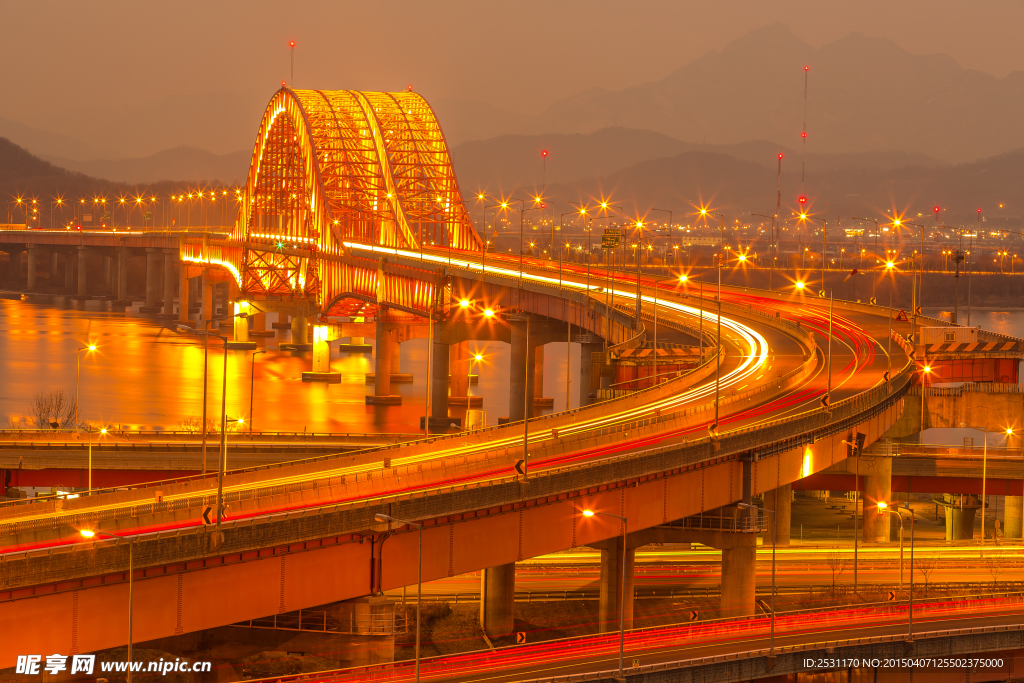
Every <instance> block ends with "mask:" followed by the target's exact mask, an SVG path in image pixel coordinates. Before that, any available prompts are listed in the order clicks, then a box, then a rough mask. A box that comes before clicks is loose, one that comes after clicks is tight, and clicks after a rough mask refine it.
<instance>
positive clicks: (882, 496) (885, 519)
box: [860, 456, 892, 543]
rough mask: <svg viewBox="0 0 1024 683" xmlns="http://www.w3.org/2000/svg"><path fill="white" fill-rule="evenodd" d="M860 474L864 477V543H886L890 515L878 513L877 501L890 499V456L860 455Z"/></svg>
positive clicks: (887, 501)
mask: <svg viewBox="0 0 1024 683" xmlns="http://www.w3.org/2000/svg"><path fill="white" fill-rule="evenodd" d="M860 474H861V477H863V479H864V510H863V512H862V513H861V515H862V516H861V519H862V521H863V522H864V536H863V541H864V542H865V543H888V542H889V533H890V532H889V529H890V528H891V525H890V519H891V518H892V515H889V514H886V515H880V514H878V508H877V504H878V501H884V502H885V503H890V502H891V501H892V458H889V457H886V456H862V461H861V465H860Z"/></svg>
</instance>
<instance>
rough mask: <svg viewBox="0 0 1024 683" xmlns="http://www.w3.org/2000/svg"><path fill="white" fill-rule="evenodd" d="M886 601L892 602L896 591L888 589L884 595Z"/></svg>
mask: <svg viewBox="0 0 1024 683" xmlns="http://www.w3.org/2000/svg"><path fill="white" fill-rule="evenodd" d="M885 599H886V601H887V602H892V601H893V600H895V599H896V591H889V592H888V593H887V594H886V597H885Z"/></svg>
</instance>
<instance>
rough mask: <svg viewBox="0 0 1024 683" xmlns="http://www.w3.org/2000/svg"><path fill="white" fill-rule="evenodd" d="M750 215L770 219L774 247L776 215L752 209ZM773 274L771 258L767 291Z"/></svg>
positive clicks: (770, 287) (780, 156) (769, 288)
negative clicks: (755, 211) (756, 211)
mask: <svg viewBox="0 0 1024 683" xmlns="http://www.w3.org/2000/svg"><path fill="white" fill-rule="evenodd" d="M779 158H780V163H781V158H782V155H779ZM750 215H751V216H760V217H761V218H770V219H771V221H772V246H773V248H774V239H775V220H776V217H775V216H769V215H768V214H766V213H754V212H753V211H751V212H750ZM774 250H775V251H777V249H774ZM771 251H772V249H769V252H771ZM774 274H775V261H774V259H773V260H772V262H771V263H770V264H769V269H768V291H769V292H770V291H772V275H774Z"/></svg>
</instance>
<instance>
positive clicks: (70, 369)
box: [0, 294, 578, 433]
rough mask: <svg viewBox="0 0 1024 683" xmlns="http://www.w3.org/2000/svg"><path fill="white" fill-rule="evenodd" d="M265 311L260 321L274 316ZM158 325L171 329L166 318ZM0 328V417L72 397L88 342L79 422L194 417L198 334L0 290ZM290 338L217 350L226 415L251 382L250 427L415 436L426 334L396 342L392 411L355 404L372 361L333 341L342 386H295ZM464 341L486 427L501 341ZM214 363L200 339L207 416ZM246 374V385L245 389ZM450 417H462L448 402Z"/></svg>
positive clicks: (502, 368) (503, 349)
mask: <svg viewBox="0 0 1024 683" xmlns="http://www.w3.org/2000/svg"><path fill="white" fill-rule="evenodd" d="M269 318H270V320H268V327H269V322H270V321H272V320H273V319H274V316H273V315H270V316H269ZM168 325H169V326H171V327H173V323H168ZM0 330H2V334H0V423H3V424H6V423H7V421H8V419H11V418H17V417H21V416H24V415H26V414H27V413H28V412H29V411H30V403H31V400H32V397H33V396H34V395H36V394H37V393H39V392H47V391H51V390H53V389H63V390H64V391H65V392H67V393H68V394H72V395H73V393H74V391H75V376H76V350H77V349H78V348H80V347H82V346H85V345H87V344H89V343H94V344H96V345H97V349H96V351H95V352H91V353H89V352H83V353H82V354H81V355H82V363H81V398H80V405H81V418H82V419H83V420H89V421H90V422H93V423H95V424H106V425H120V426H122V427H125V428H128V429H175V428H177V427H178V426H179V424H180V422H181V421H182V420H183V419H186V418H188V417H189V416H190V415H196V416H198V415H200V414H201V413H202V398H203V342H202V339H201V338H199V337H195V336H191V335H187V334H181V333H178V332H175V331H173V330H172V329H169V327H165V326H164V325H161V324H160V322H159V321H157V320H155V319H153V318H151V317H146V316H142V315H140V314H139V313H138V306H134V307H132V308H131V309H128V310H127V311H125V310H124V309H122V308H119V307H118V308H112V307H111V305H110V303H109V302H107V301H87V302H74V301H71V300H70V299H69V298H66V297H62V296H46V295H38V296H37V295H10V294H8V295H7V297H6V298H0ZM289 340H290V333H289V332H288V331H287V330H277V333H276V335H275V337H268V338H257V339H255V341H256V342H257V344H258V345H259V348H260V349H266V351H267V353H266V354H256V355H255V358H254V356H253V353H252V352H251V351H241V350H240V351H229V352H228V356H227V376H228V381H227V387H228V391H227V413H228V416H229V418H235V419H237V418H239V417H241V418H244V419H245V420H246V422H248V421H249V420H250V409H249V402H250V389H251V390H252V397H253V401H252V403H253V408H252V413H253V414H252V415H251V419H252V420H253V421H254V422H253V424H254V427H255V429H256V430H261V429H267V430H275V431H295V432H303V431H308V432H327V431H330V432H350V433H359V432H380V431H384V432H406V433H414V432H417V431H418V429H419V422H420V417H421V416H422V415H423V412H424V404H425V393H426V386H425V381H424V380H425V377H426V375H425V372H424V370H425V368H426V365H427V362H426V361H427V341H426V340H425V339H414V340H410V341H408V342H404V343H403V344H402V345H401V355H402V358H401V367H402V372H406V373H410V372H411V373H412V374H413V378H414V381H413V382H412V383H410V384H397V383H395V384H392V391H393V392H394V393H397V394H401V396H402V405H401V406H368V405H366V404H365V399H364V397H365V396H366V395H367V394H369V393H372V392H373V386H372V385H368V384H367V383H366V380H365V376H366V373H368V372H373V370H374V368H373V357H372V356H371V355H370V354H351V355H349V354H339V353H338V351H337V343H334V344H332V346H333V347H334V351H333V352H332V361H331V370H332V371H334V372H339V373H341V383H340V384H324V383H319V382H303V381H302V372H303V370H308V369H310V366H311V361H310V357H309V354H296V353H293V352H290V351H281V350H279V349H278V345H279V344H280V343H281V342H287V341H289ZM367 342H368V343H369V342H371V340H369V339H368V340H367ZM574 346H575V345H574ZM471 348H472V349H474V350H479V351H480V352H481V353H482V354H483V355H484V356H485V358H486V361H485V362H483V363H480V364H476V363H474V365H473V372H474V373H479V374H480V381H479V384H474V385H471V387H470V394H473V395H480V396H483V397H484V406H483V408H484V410H485V411H486V412H487V420H488V424H494V423H496V422H497V418H498V417H503V416H505V415H507V414H508V391H509V386H508V365H509V347H508V345H507V344H503V343H500V342H476V343H475V345H474V346H471ZM576 353H577V354H578V350H577V351H576ZM565 358H566V354H565V344H551V345H548V346H547V347H546V356H545V360H546V367H545V387H546V388H547V389H548V390H547V391H546V392H545V393H546V394H547V395H548V396H553V397H555V409H557V410H563V409H564V407H565V388H564V385H565ZM223 359H224V356H223V351H222V344H221V342H220V340H219V339H216V338H213V339H211V340H210V354H209V375H210V380H209V387H210V395H209V404H208V405H209V408H208V412H209V415H210V416H216V417H217V419H218V420H219V416H220V399H221V386H222V381H221V378H222V373H223ZM253 363H255V367H254V368H253V365H252V364H253ZM574 368H575V363H574ZM253 370H254V372H255V382H254V383H253V384H250V381H249V377H250V372H252V371H253ZM575 376H576V377H578V372H577V374H576V375H575ZM572 393H573V394H578V391H576V390H575V389H574V390H573V392H572ZM573 405H575V401H573ZM545 412H550V411H545ZM452 414H453V415H456V416H462V415H460V413H458V412H455V409H453V412H452Z"/></svg>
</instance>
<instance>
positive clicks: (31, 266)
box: [27, 244, 39, 292]
mask: <svg viewBox="0 0 1024 683" xmlns="http://www.w3.org/2000/svg"><path fill="white" fill-rule="evenodd" d="M38 250H39V248H38V247H37V246H36V245H34V244H30V245H28V250H27V251H28V264H27V270H28V281H27V285H28V287H27V289H28V291H30V292H33V291H35V289H36V257H37V256H38V254H37V252H38Z"/></svg>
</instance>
